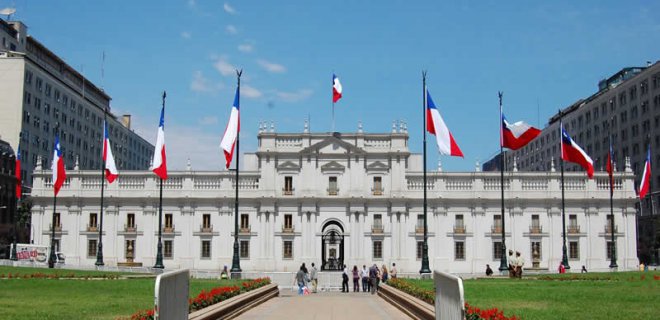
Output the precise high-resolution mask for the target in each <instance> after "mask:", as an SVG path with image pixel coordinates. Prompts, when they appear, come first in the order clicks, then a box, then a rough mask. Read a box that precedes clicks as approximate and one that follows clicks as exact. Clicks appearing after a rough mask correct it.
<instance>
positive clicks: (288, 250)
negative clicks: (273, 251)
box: [282, 240, 293, 259]
mask: <svg viewBox="0 0 660 320" xmlns="http://www.w3.org/2000/svg"><path fill="white" fill-rule="evenodd" d="M282 249H283V252H282V258H283V259H293V241H291V240H284V243H283V245H282Z"/></svg>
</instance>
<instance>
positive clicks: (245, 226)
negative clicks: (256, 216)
mask: <svg viewBox="0 0 660 320" xmlns="http://www.w3.org/2000/svg"><path fill="white" fill-rule="evenodd" d="M249 229H250V216H249V215H248V214H245V213H243V214H241V230H249Z"/></svg>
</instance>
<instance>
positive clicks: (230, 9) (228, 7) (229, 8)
mask: <svg viewBox="0 0 660 320" xmlns="http://www.w3.org/2000/svg"><path fill="white" fill-rule="evenodd" d="M222 8H223V9H225V12H227V13H229V14H236V9H234V7H232V6H231V5H229V3H227V2H225V4H224V5H223V6H222Z"/></svg>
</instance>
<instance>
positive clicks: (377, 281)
mask: <svg viewBox="0 0 660 320" xmlns="http://www.w3.org/2000/svg"><path fill="white" fill-rule="evenodd" d="M374 266H376V265H375V264H374ZM381 276H382V273H381V272H380V269H378V266H376V284H375V285H374V287H375V289H376V292H378V287H379V286H380V277H381Z"/></svg>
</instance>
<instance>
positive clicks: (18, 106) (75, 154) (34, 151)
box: [0, 19, 154, 192]
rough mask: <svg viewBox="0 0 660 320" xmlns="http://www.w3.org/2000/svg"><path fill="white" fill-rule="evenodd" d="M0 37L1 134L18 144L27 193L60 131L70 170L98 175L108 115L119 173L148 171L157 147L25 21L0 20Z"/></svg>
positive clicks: (50, 156)
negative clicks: (30, 32)
mask: <svg viewBox="0 0 660 320" xmlns="http://www.w3.org/2000/svg"><path fill="white" fill-rule="evenodd" d="M0 38H2V43H1V45H0V74H2V77H0V114H2V117H0V135H1V136H2V137H3V139H5V140H6V141H7V142H9V144H10V145H11V146H12V147H13V148H14V149H16V148H17V146H18V144H19V141H20V145H21V147H20V150H21V156H22V158H21V159H22V160H23V161H22V176H23V181H24V182H23V183H24V184H25V186H26V190H27V191H28V192H29V186H31V185H32V171H33V169H34V168H35V167H36V166H37V158H39V157H41V158H42V160H43V161H44V163H43V166H45V167H49V166H50V161H52V151H53V145H54V140H55V134H56V133H57V132H59V134H60V142H61V146H62V149H63V152H64V155H65V163H66V166H67V167H68V168H73V167H74V166H75V165H76V163H78V165H79V167H80V168H81V169H85V170H92V169H99V170H100V167H101V152H102V148H101V142H102V139H101V136H102V135H103V118H104V112H106V111H107V113H108V124H109V127H110V133H111V137H110V138H111V141H112V144H113V145H112V148H113V153H114V156H115V160H116V162H117V166H118V167H119V169H120V170H122V169H123V170H145V169H147V168H148V167H149V159H150V158H151V156H152V155H153V150H154V147H153V145H151V144H150V143H148V142H147V141H145V140H144V139H143V138H141V137H140V136H138V135H137V134H136V133H134V132H133V131H132V130H131V127H130V115H125V116H122V117H120V118H119V117H117V116H116V115H114V114H113V113H112V109H111V107H110V99H111V98H110V96H109V95H107V94H106V93H105V92H104V91H103V90H102V89H100V88H98V87H97V86H96V85H94V83H92V82H91V81H89V79H87V78H85V77H84V76H83V75H82V74H80V73H79V72H78V71H76V70H75V69H74V68H72V67H71V66H70V65H68V64H67V63H66V62H64V60H62V59H61V58H60V57H58V56H57V55H56V54H55V53H53V52H52V51H50V50H49V49H48V48H47V47H46V46H45V45H43V44H42V43H41V42H39V41H37V40H36V39H35V38H33V37H31V36H30V35H28V33H27V27H26V26H25V25H24V24H23V23H22V22H19V21H9V22H6V21H4V20H2V19H0Z"/></svg>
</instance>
